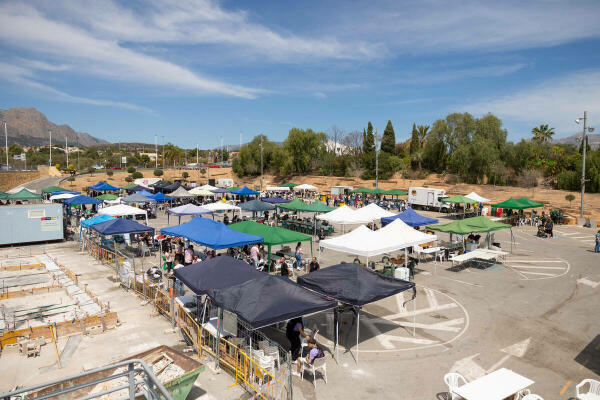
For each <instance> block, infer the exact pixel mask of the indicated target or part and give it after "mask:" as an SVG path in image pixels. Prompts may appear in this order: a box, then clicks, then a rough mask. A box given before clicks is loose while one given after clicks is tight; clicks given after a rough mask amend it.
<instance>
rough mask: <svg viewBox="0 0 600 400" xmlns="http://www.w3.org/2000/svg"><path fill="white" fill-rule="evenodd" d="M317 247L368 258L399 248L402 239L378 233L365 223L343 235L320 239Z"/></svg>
mask: <svg viewBox="0 0 600 400" xmlns="http://www.w3.org/2000/svg"><path fill="white" fill-rule="evenodd" d="M319 247H322V248H324V249H330V250H335V251H339V252H342V253H349V254H355V255H358V256H364V257H367V259H368V258H369V257H373V256H376V255H379V254H383V253H389V252H391V251H395V250H399V249H401V248H402V241H401V240H398V239H397V238H394V237H390V236H389V235H386V236H382V235H379V234H377V233H376V232H374V231H372V230H371V229H369V228H367V227H366V226H365V225H361V226H359V227H358V228H356V229H354V230H353V231H351V232H348V233H346V234H345V235H340V236H336V237H333V238H330V239H325V240H321V241H320V242H319Z"/></svg>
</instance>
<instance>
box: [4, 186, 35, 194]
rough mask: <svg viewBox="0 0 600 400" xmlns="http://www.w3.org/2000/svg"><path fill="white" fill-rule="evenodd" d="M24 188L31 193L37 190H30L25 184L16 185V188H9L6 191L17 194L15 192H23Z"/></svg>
mask: <svg viewBox="0 0 600 400" xmlns="http://www.w3.org/2000/svg"><path fill="white" fill-rule="evenodd" d="M23 190H27V191H28V192H29V193H36V191H35V190H30V189H27V188H26V187H24V186H19V187H16V188H12V189H10V190H7V191H6V193H7V194H15V193H19V192H21V191H23Z"/></svg>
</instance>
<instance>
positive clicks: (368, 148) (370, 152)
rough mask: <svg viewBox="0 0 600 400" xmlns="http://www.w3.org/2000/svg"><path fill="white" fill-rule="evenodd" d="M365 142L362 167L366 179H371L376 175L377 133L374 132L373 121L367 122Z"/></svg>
mask: <svg viewBox="0 0 600 400" xmlns="http://www.w3.org/2000/svg"><path fill="white" fill-rule="evenodd" d="M364 137H365V139H364V143H363V155H362V167H363V170H364V171H363V177H366V178H364V179H371V178H370V177H371V176H373V177H374V176H375V134H374V133H373V124H371V121H369V123H368V124H367V130H366V132H365V136H364Z"/></svg>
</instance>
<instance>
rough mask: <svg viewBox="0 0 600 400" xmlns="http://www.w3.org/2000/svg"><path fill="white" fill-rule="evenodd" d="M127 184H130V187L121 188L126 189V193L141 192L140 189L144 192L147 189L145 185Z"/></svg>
mask: <svg viewBox="0 0 600 400" xmlns="http://www.w3.org/2000/svg"><path fill="white" fill-rule="evenodd" d="M127 186H130V187H123V189H124V190H126V191H127V193H134V192H142V191H144V192H146V191H147V190H146V187H145V186H142V185H135V184H133V186H131V185H127Z"/></svg>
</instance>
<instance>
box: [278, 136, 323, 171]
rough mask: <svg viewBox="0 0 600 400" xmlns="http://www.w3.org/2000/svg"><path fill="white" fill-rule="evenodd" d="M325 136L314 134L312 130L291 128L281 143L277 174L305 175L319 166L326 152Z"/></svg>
mask: <svg viewBox="0 0 600 400" xmlns="http://www.w3.org/2000/svg"><path fill="white" fill-rule="evenodd" d="M326 140H327V135H326V134H325V133H323V132H319V133H317V132H314V131H313V130H312V129H306V130H304V129H298V128H292V129H291V130H290V133H289V134H288V137H287V139H286V140H285V142H284V143H283V153H284V154H283V157H282V158H281V160H280V163H281V165H280V168H279V172H280V173H281V174H282V175H289V174H291V173H307V172H312V171H314V170H316V169H317V168H318V167H320V166H321V161H322V158H323V155H324V154H325V152H326V149H325V141H326Z"/></svg>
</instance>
